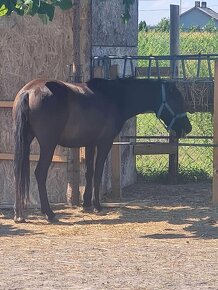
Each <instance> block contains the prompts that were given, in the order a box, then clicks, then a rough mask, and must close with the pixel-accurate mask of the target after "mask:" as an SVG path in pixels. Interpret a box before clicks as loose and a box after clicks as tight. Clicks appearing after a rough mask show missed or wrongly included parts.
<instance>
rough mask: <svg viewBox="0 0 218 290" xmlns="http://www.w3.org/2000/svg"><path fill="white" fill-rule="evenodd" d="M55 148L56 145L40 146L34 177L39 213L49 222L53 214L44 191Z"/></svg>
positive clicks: (52, 218)
mask: <svg viewBox="0 0 218 290" xmlns="http://www.w3.org/2000/svg"><path fill="white" fill-rule="evenodd" d="M55 147H56V145H55V146H49V147H48V146H42V145H40V158H39V161H38V164H37V166H36V170H35V176H36V180H37V184H38V190H39V197H40V202H41V212H42V213H43V214H45V215H46V217H47V219H48V220H49V221H53V220H54V217H55V214H54V212H53V211H52V209H51V207H50V205H49V201H48V195H47V190H46V179H47V174H48V169H49V166H50V164H51V161H52V157H53V154H54V150H55Z"/></svg>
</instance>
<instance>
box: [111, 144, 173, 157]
mask: <svg viewBox="0 0 218 290" xmlns="http://www.w3.org/2000/svg"><path fill="white" fill-rule="evenodd" d="M117 147H118V146H117ZM176 152H177V147H176V146H174V145H172V144H169V143H166V144H158V143H156V144H135V145H134V154H135V155H156V154H176Z"/></svg>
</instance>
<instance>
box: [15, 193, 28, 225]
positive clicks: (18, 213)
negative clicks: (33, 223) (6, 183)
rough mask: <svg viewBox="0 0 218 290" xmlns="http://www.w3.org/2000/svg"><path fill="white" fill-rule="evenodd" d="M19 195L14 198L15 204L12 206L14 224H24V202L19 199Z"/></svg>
mask: <svg viewBox="0 0 218 290" xmlns="http://www.w3.org/2000/svg"><path fill="white" fill-rule="evenodd" d="M16 194H17V193H16ZM20 196H21V195H17V196H16V200H15V204H14V221H15V223H25V222H26V220H25V217H24V213H23V210H24V202H23V199H21V198H20Z"/></svg>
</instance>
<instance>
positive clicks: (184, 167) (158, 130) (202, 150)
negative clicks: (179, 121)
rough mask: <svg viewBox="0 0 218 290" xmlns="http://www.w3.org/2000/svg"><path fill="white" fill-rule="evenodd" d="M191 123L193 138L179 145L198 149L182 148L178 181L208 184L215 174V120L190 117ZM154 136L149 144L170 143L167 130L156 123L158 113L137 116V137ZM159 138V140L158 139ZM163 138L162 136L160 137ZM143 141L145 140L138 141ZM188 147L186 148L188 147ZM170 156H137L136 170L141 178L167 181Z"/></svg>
mask: <svg viewBox="0 0 218 290" xmlns="http://www.w3.org/2000/svg"><path fill="white" fill-rule="evenodd" d="M188 115H189V119H190V121H191V123H192V127H193V129H192V132H191V135H192V136H198V137H197V138H196V137H193V138H190V139H188V140H187V139H180V141H179V143H180V144H187V143H188V144H193V145H198V146H193V145H192V146H179V175H178V181H179V182H187V181H193V182H201V181H209V180H211V178H212V174H213V148H212V147H207V145H212V144H213V138H212V136H213V117H212V114H211V113H209V112H206V113H193V114H188ZM146 124H147V125H146ZM145 135H147V136H152V137H151V138H146V141H148V142H154V141H155V142H157V141H158V142H163V143H164V142H168V139H167V138H165V136H166V135H167V134H166V131H165V129H164V128H163V126H162V124H161V123H160V122H159V120H157V118H156V116H155V114H152V113H149V114H144V115H139V116H138V117H137V136H145ZM155 136H156V138H155ZM161 136H163V137H162V138H161ZM137 140H138V141H141V140H142V138H138V139H137ZM188 144H187V145H188ZM168 164H169V156H168V155H146V156H144V155H141V156H137V157H136V167H137V171H138V173H139V175H142V176H144V177H145V178H146V179H147V180H148V181H155V182H167V181H168Z"/></svg>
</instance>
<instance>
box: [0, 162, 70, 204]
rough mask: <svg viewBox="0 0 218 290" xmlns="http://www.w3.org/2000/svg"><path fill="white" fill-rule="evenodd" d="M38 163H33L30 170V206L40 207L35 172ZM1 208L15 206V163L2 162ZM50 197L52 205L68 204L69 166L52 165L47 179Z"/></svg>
mask: <svg viewBox="0 0 218 290" xmlns="http://www.w3.org/2000/svg"><path fill="white" fill-rule="evenodd" d="M35 167H36V162H31V167H30V168H31V170H30V206H39V204H40V203H39V193H38V188H37V183H36V179H35V176H34V170H35ZM0 172H1V174H0V184H1V187H0V206H1V207H2V206H13V204H14V193H15V188H14V179H13V162H12V161H6V160H5V161H4V160H3V161H0ZM47 184H48V186H47V190H48V197H49V200H50V202H51V203H63V202H66V187H67V164H66V163H52V164H51V166H50V168H49V172H48V178H47Z"/></svg>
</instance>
